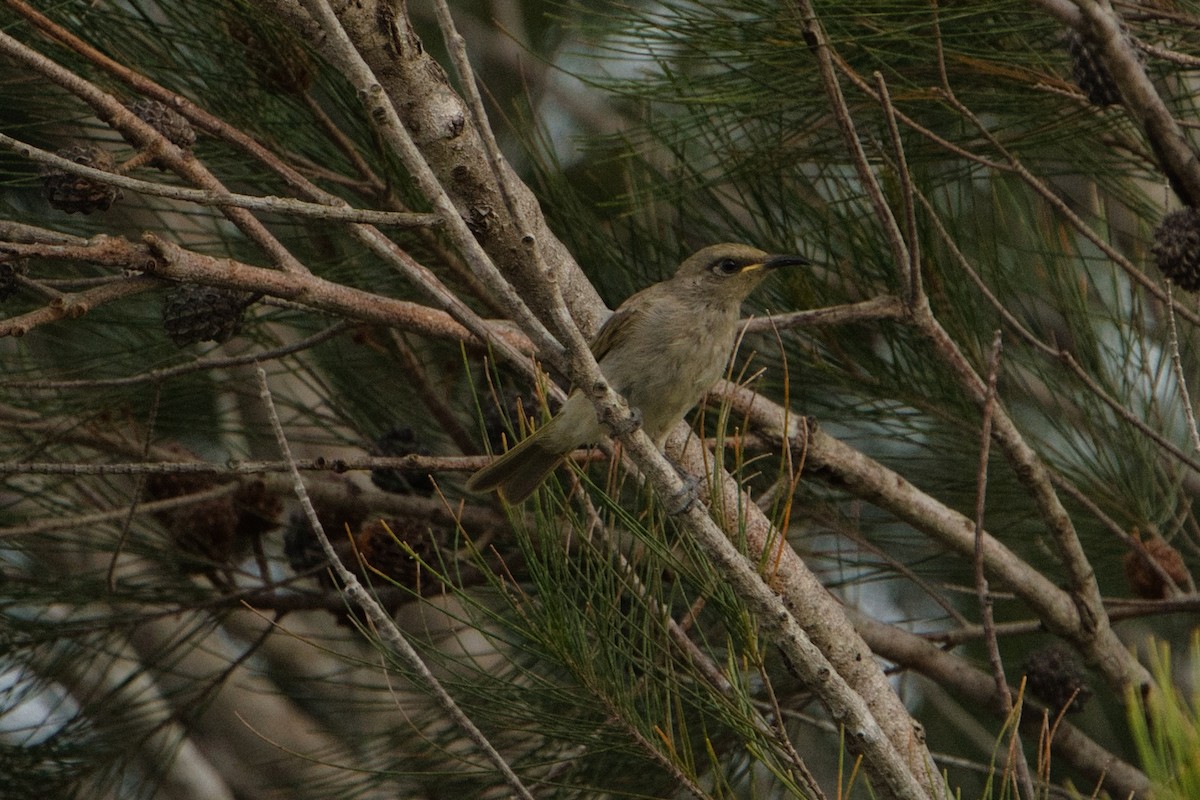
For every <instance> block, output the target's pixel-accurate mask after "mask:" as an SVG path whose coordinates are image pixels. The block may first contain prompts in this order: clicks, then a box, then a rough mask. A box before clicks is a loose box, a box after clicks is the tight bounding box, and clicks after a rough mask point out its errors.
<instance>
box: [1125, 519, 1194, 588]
mask: <svg viewBox="0 0 1200 800" xmlns="http://www.w3.org/2000/svg"><path fill="white" fill-rule="evenodd" d="M1133 536H1134V538H1138V532H1137V531H1134V532H1133ZM1142 547H1144V548H1145V549H1146V552H1147V553H1148V554H1149V556H1150V558H1152V559H1154V561H1155V562H1157V563H1158V566H1159V567H1161V568H1162V570H1163V571H1164V572H1166V573H1167V575H1169V576H1170V577H1171V581H1172V582H1173V583H1174V584H1175V585H1176V586H1178V587H1181V588H1185V589H1186V588H1187V587H1188V586H1189V585H1190V584H1191V580H1190V578H1191V573H1189V572H1188V568H1187V565H1186V564H1184V563H1183V556H1182V555H1180V553H1179V551H1178V550H1176V549H1175V548H1174V547H1172V546H1171V545H1170V543H1168V542H1167V540H1166V539H1164V538H1163V537H1161V536H1158V535H1155V536H1151V537H1150V538H1149V539H1146V540H1144V541H1143V542H1142ZM1122 566H1123V567H1124V568H1125V580H1127V581H1129V588H1130V589H1131V590H1133V593H1134V594H1135V595H1137V596H1138V597H1141V598H1143V599H1145V600H1161V599H1163V598H1164V597H1166V596H1167V584H1166V581H1164V580H1163V579H1162V576H1161V575H1159V573H1158V571H1157V570H1155V569H1154V568H1153V567H1152V566H1151V565H1150V563H1149V562H1148V561H1147V560H1146V557H1145V556H1143V555H1142V554H1141V553H1139V552H1138V551H1137V550H1130V551H1129V552H1128V553H1126V554H1125V558H1124V559H1123V560H1122Z"/></svg>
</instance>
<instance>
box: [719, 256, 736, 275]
mask: <svg viewBox="0 0 1200 800" xmlns="http://www.w3.org/2000/svg"><path fill="white" fill-rule="evenodd" d="M741 268H742V266H741V264H739V263H738V262H736V261H734V260H733V259H732V258H722V259H721V260H720V261H718V262H717V263H716V264H713V272H715V273H717V274H718V275H733V274H734V273H735V272H738V271H739V270H741Z"/></svg>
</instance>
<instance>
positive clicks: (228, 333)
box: [162, 283, 254, 347]
mask: <svg viewBox="0 0 1200 800" xmlns="http://www.w3.org/2000/svg"><path fill="white" fill-rule="evenodd" d="M253 301H254V298H253V296H252V295H249V294H246V293H245V292H238V291H234V290H232V289H219V288H217V287H215V286H197V285H195V284H190V283H185V284H181V285H179V286H176V287H174V288H173V289H171V291H170V292H168V293H167V296H166V298H165V299H164V301H163V309H162V318H163V328H164V329H165V330H166V332H167V336H169V337H170V338H171V341H173V342H175V344H177V345H179V346H180V347H184V346H186V345H189V344H196V343H198V342H207V341H212V342H218V343H220V342H227V341H229V340H230V339H232V338H233V336H234V334H236V333H237V332H238V330H239V329H240V328H241V324H242V312H244V311H245V310H246V307H247V306H248V305H250V303H252V302H253Z"/></svg>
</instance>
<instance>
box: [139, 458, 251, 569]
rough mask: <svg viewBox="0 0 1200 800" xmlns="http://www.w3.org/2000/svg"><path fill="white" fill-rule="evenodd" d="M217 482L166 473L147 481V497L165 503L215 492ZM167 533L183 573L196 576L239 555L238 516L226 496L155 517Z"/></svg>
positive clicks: (187, 474)
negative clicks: (173, 545) (168, 500)
mask: <svg viewBox="0 0 1200 800" xmlns="http://www.w3.org/2000/svg"><path fill="white" fill-rule="evenodd" d="M219 485H220V482H219V481H218V480H217V479H216V478H215V477H213V476H212V475H204V474H197V473H191V472H167V473H161V474H155V475H150V476H149V477H148V478H146V494H147V495H148V496H149V497H151V498H152V499H154V500H167V499H170V498H173V497H183V496H184V495H189V494H198V493H200V492H203V491H206V490H208V489H215V488H216V487H217V486H219ZM154 516H155V517H156V518H157V519H158V520H159V521H160V522H161V523H162V524H163V526H164V527H165V528H166V529H167V532H168V533H169V534H170V536H171V541H172V542H173V543H174V544H175V546H176V548H177V550H178V554H179V556H180V564H181V566H182V568H183V569H184V570H185V571H188V572H199V571H203V570H205V569H209V568H211V567H213V566H214V565H217V564H228V563H230V562H231V561H233V560H234V558H235V557H236V556H237V553H238V549H239V548H238V545H239V539H238V514H237V510H236V509H235V508H234V504H233V498H232V497H230V496H229V495H228V494H225V495H222V496H220V497H214V498H212V499H210V500H205V501H204V502H202V503H194V504H190V505H187V506H183V507H180V508H172V509H168V510H165V511H159V512H156V513H155V515H154Z"/></svg>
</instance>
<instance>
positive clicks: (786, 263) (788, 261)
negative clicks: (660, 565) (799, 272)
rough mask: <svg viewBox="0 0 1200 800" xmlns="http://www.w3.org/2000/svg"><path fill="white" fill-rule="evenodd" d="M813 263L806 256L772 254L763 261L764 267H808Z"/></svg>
mask: <svg viewBox="0 0 1200 800" xmlns="http://www.w3.org/2000/svg"><path fill="white" fill-rule="evenodd" d="M810 264H812V262H811V261H809V260H808V259H807V258H805V257H804V256H771V257H770V258H768V259H767V260H766V261H764V262H763V263H762V268H763V269H779V268H780V267H806V266H809V265H810Z"/></svg>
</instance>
